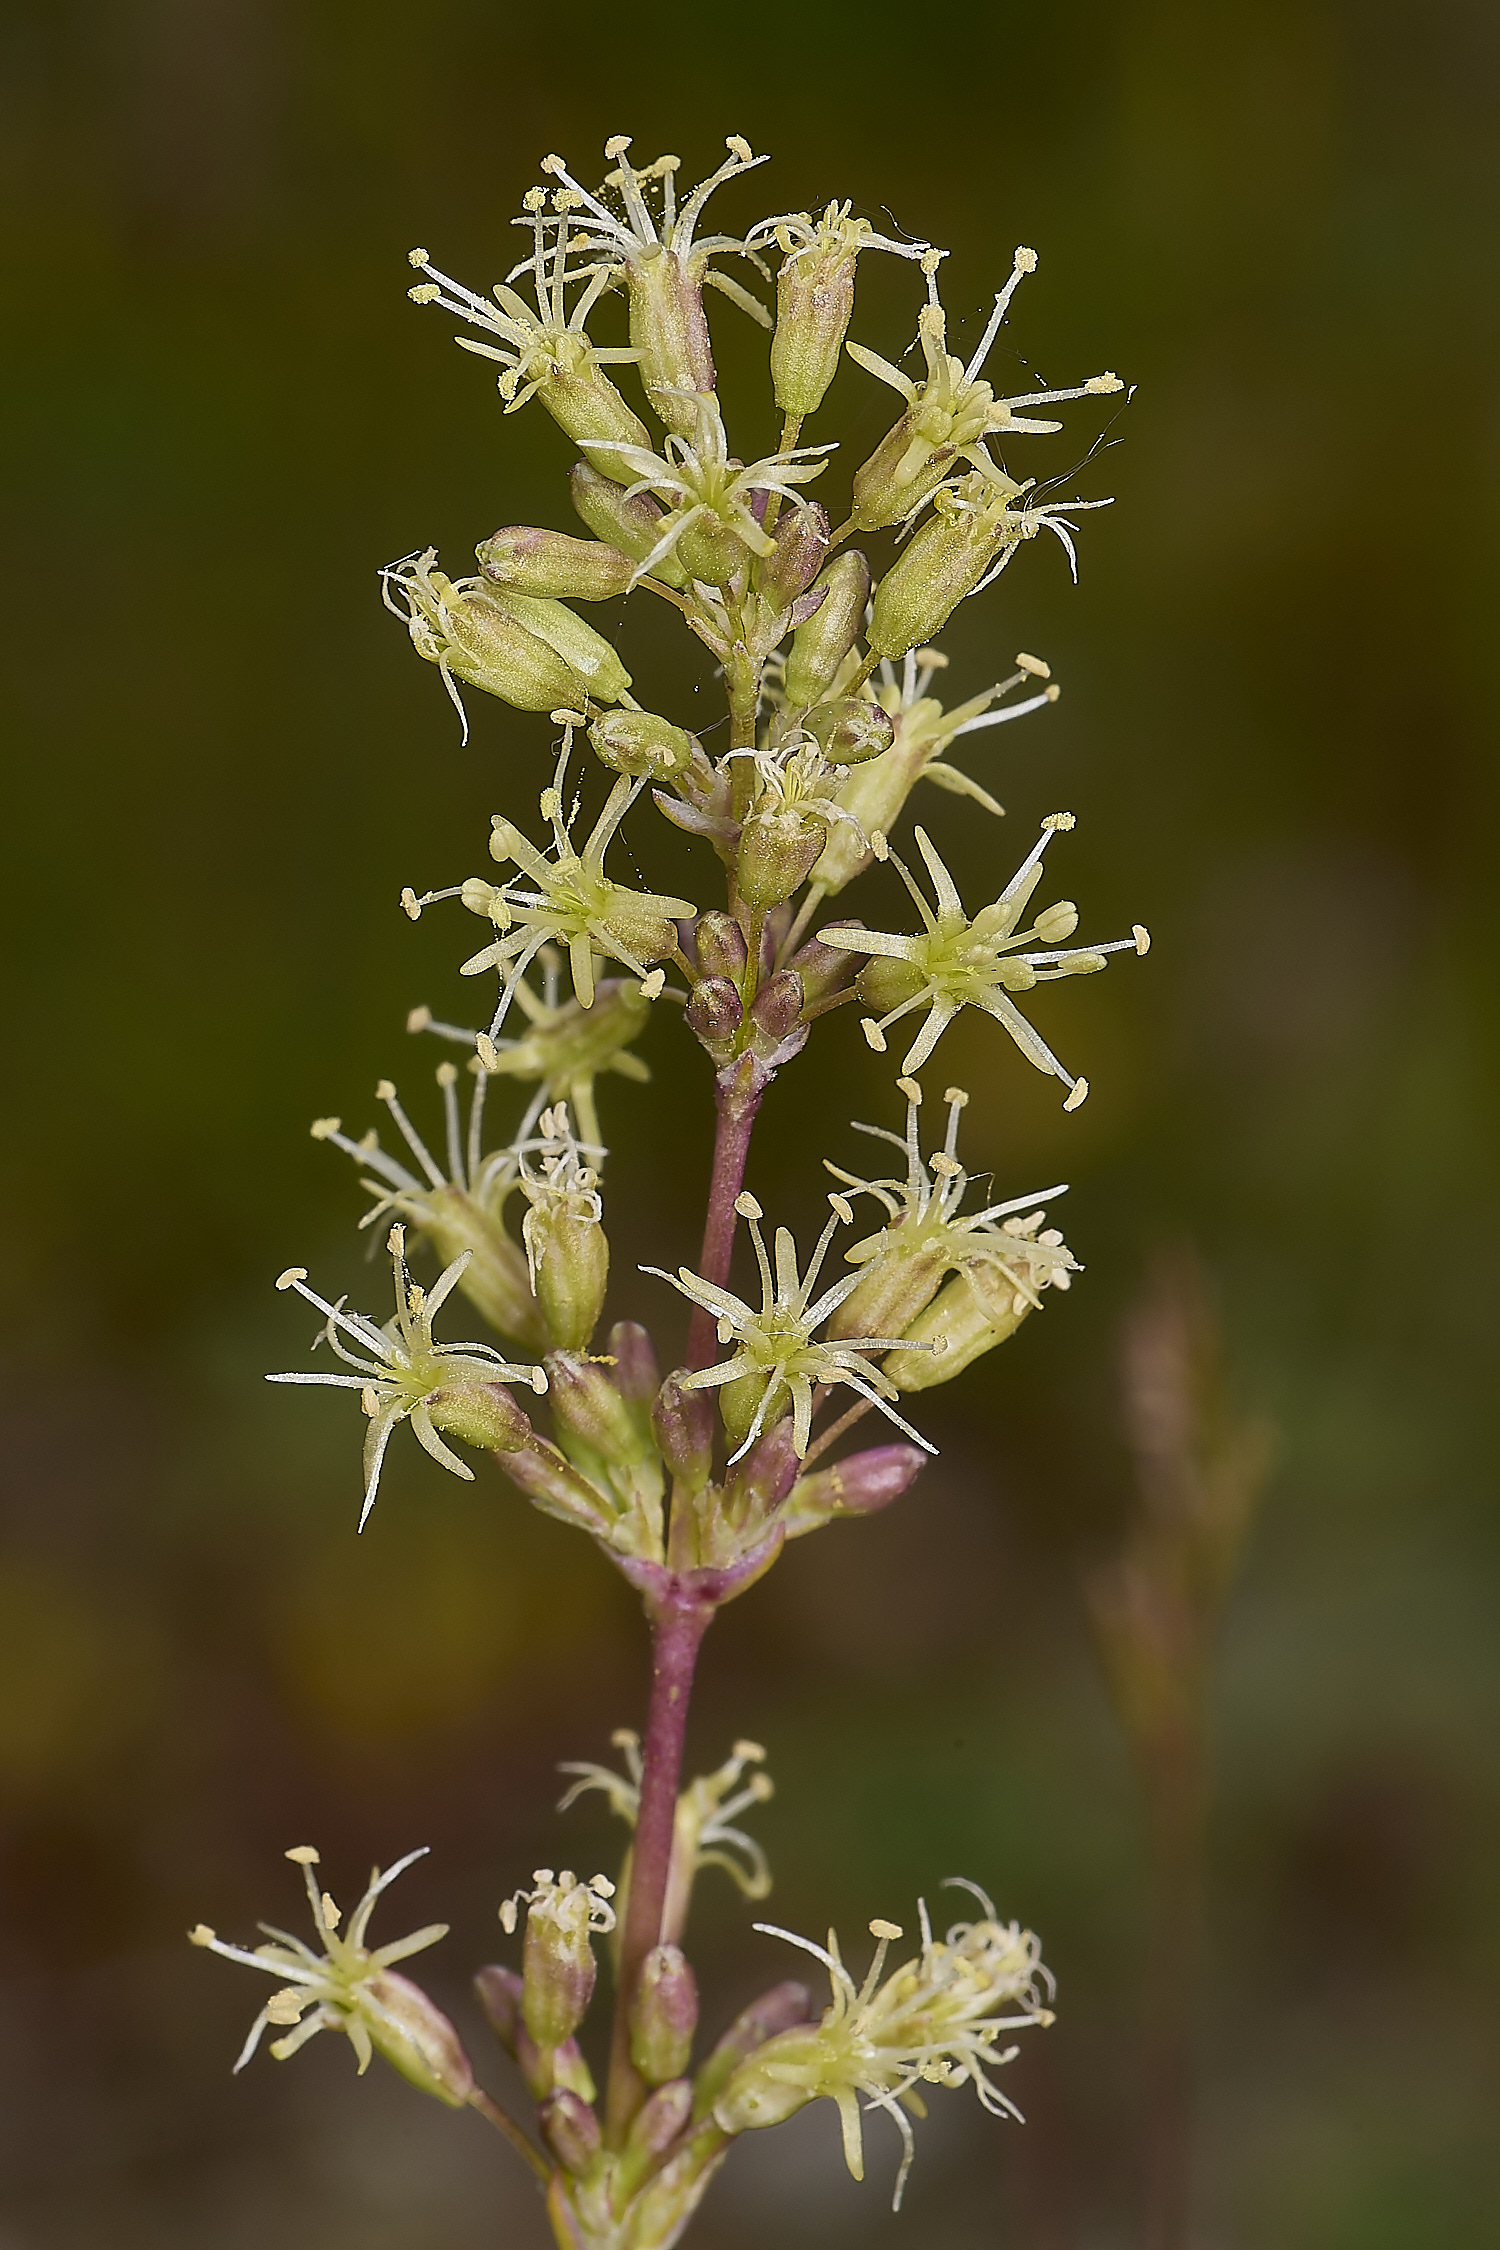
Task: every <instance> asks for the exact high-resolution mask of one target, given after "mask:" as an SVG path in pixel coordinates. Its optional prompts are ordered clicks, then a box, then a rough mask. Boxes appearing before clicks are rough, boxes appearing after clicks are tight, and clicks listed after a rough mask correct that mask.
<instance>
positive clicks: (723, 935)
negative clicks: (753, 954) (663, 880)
mask: <svg viewBox="0 0 1500 2250" xmlns="http://www.w3.org/2000/svg"><path fill="white" fill-rule="evenodd" d="M696 944H697V953H698V966H699V968H700V969H701V970H702V971H703V974H704V975H705V976H706V977H728V978H730V979H731V981H732V982H736V983H737V982H738V981H739V979H740V978H741V977H742V976H743V975H744V973H745V963H746V962H747V961H748V960H749V958H750V955H749V952H748V950H747V948H746V945H745V933H744V931H743V930H742V929H741V927H740V925H739V923H738V922H737V921H736V920H735V917H734V916H733V915H732V914H724V913H720V912H716V911H715V912H709V913H707V914H700V915H699V917H698V923H697V931H696Z"/></svg>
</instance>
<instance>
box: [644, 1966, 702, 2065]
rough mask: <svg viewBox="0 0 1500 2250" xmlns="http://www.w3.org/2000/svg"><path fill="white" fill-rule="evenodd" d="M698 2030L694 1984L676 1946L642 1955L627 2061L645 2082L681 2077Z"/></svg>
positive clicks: (696, 1986) (689, 1969) (688, 1968)
mask: <svg viewBox="0 0 1500 2250" xmlns="http://www.w3.org/2000/svg"><path fill="white" fill-rule="evenodd" d="M697 2028H698V1985H697V1981H696V1979H695V1978H694V1975H693V1972H692V1968H691V1966H690V1965H689V1963H688V1959H687V1956H686V1955H685V1954H684V1952H683V1950H682V1948H681V1946H679V1945H658V1946H653V1948H652V1950H651V1951H650V1952H649V1953H648V1954H647V1955H646V1958H645V1960H644V1961H643V1962H642V1963H641V1972H640V1975H639V1977H638V1979H637V1980H636V1987H635V1993H634V1996H633V1997H632V1999H631V2003H630V2059H631V2061H632V2062H633V2063H634V2064H635V2067H636V2069H637V2070H638V2071H639V2072H640V2074H641V2076H642V2077H643V2078H644V2079H645V2081H646V2083H647V2085H648V2086H661V2085H663V2084H664V2083H665V2082H666V2080H667V2079H669V2078H680V2077H681V2076H682V2073H683V2072H684V2071H685V2070H686V2069H687V2066H688V2057H689V2055H690V2054H691V2053H692V2049H693V2033H694V2032H695V2031H696V2030H697Z"/></svg>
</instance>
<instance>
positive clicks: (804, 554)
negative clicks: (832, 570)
mask: <svg viewBox="0 0 1500 2250" xmlns="http://www.w3.org/2000/svg"><path fill="white" fill-rule="evenodd" d="M772 537H773V538H774V539H775V541H776V552H775V554H774V555H765V556H763V557H762V558H761V561H760V562H759V564H758V565H757V567H756V573H755V585H756V591H757V593H758V594H759V595H760V597H761V599H762V601H764V602H765V603H766V604H767V605H768V607H769V608H771V609H773V610H775V611H778V612H779V611H782V610H788V609H790V608H791V606H792V604H793V602H794V601H796V599H797V597H798V596H799V595H800V594H805V593H806V591H807V589H808V587H809V586H810V585H811V584H812V582H813V580H814V579H815V578H816V577H817V575H818V572H819V571H820V570H821V569H822V567H823V562H824V558H825V557H826V555H827V553H828V537H829V530H828V517H827V515H826V513H825V512H824V510H823V509H822V508H820V507H819V505H818V503H817V501H816V500H809V501H807V502H806V503H805V504H804V505H803V506H802V507H800V508H789V509H788V510H787V511H786V513H785V514H784V515H783V516H782V517H781V518H780V520H779V522H778V523H777V525H776V529H775V531H774V532H773V533H772ZM820 606H821V604H820Z"/></svg>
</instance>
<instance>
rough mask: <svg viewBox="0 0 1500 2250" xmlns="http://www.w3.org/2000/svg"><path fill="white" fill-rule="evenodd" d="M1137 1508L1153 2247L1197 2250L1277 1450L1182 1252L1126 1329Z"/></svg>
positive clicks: (1134, 1681)
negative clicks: (1251, 1588) (1222, 1732)
mask: <svg viewBox="0 0 1500 2250" xmlns="http://www.w3.org/2000/svg"><path fill="white" fill-rule="evenodd" d="M1120 1382H1121V1402H1122V1409H1123V1417H1124V1424H1125V1430H1126V1435H1127V1438H1128V1441H1129V1444H1130V1448H1131V1452H1132V1454H1133V1456H1134V1460H1135V1472H1136V1488H1137V1501H1136V1508H1135V1512H1134V1515H1133V1518H1132V1520H1131V1523H1130V1525H1129V1528H1128V1530H1127V1532H1126V1536H1125V1540H1124V1543H1123V1545H1122V1546H1121V1548H1120V1551H1119V1553H1118V1554H1116V1555H1115V1556H1114V1557H1113V1558H1112V1559H1111V1560H1110V1561H1108V1562H1105V1563H1103V1564H1100V1565H1099V1566H1097V1567H1096V1568H1095V1569H1094V1570H1092V1571H1091V1572H1090V1574H1089V1576H1088V1579H1087V1581H1086V1585H1085V1593H1086V1598H1087V1603H1088V1610H1089V1617H1090V1621H1091V1623H1092V1626H1093V1632H1094V1639H1095V1642H1096V1645H1097V1647H1098V1651H1099V1656H1100V1659H1101V1662H1102V1665H1103V1670H1104V1676H1105V1680H1106V1683H1107V1685H1108V1689H1109V1694H1110V1700H1111V1702H1112V1703H1113V1705H1114V1709H1115V1713H1116V1716H1117V1717H1118V1719H1119V1721H1120V1725H1121V1727H1122V1728H1123V1729H1124V1733H1125V1737H1126V1740H1127V1742H1128V1743H1129V1745H1130V1750H1131V1754H1132V1756H1133V1758H1134V1761H1135V1766H1136V1770H1137V1773H1138V1774H1139V1777H1140V1784H1141V1793H1142V1798H1143V1802H1144V1808H1145V1815H1146V1844H1147V1853H1148V1880H1149V1894H1148V1913H1149V1940H1148V1961H1147V1976H1146V1994H1147V2005H1146V2027H1145V2028H1146V2068H1145V2134H1144V2149H1143V2167H1142V2208H1143V2241H1144V2243H1145V2245H1146V2250H1184V2245H1186V2243H1187V2242H1188V2240H1189V2227H1190V2223H1191V2203H1192V2159H1193V2051H1194V2043H1195V2036H1196V2024H1197V1996H1198V1978H1199V1971H1200V1962H1201V1952H1202V1944H1203V1901H1204V1862H1205V1846H1206V1835H1207V1815H1208V1806H1209V1797H1210V1787H1211V1767H1210V1755H1211V1753H1210V1740H1209V1709H1208V1705H1209V1684H1210V1677H1211V1671H1212V1665H1213V1658H1214V1650H1215V1645H1216V1640H1217V1635H1218V1630H1219V1623H1220V1618H1221V1616H1222V1612H1223V1607H1224V1601H1225V1597H1226V1594H1227V1593H1228V1590H1229V1586H1230V1583H1231V1581H1232V1579H1233V1576H1234V1572H1235V1567H1236V1565H1237V1563H1238V1560H1239V1556H1240V1552H1241V1549H1242V1547H1243V1544H1244V1540H1245V1535H1246V1532H1247V1531H1248V1529H1249V1526H1250V1521H1251V1517H1252V1516H1253V1514H1254V1511H1255V1506H1256V1502H1257V1500H1258V1498H1259V1496H1260V1492H1261V1489H1262V1486H1263V1484H1264V1480H1265V1476H1266V1471H1267V1469H1268V1467H1269V1465H1270V1461H1271V1456H1272V1450H1273V1445H1272V1431H1271V1428H1270V1425H1269V1424H1268V1423H1266V1422H1264V1421H1261V1420H1258V1419H1254V1418H1246V1419H1242V1418H1240V1417H1238V1416H1237V1415H1236V1413H1235V1411H1234V1409H1233V1406H1232V1403H1231V1399H1230V1391H1229V1384H1228V1380H1227V1370H1226V1363H1225V1352H1224V1342H1223V1336H1222V1333H1221V1331H1220V1327H1219V1323H1218V1318H1217V1314H1216V1311H1215V1307H1214V1303H1213V1296H1212V1291H1211V1288H1210V1284H1209V1280H1208V1276H1207V1275H1206V1273H1205V1272H1204V1269H1203V1266H1202V1264H1201V1262H1200V1261H1199V1259H1198V1258H1197V1256H1196V1254H1195V1253H1194V1252H1192V1251H1191V1250H1189V1249H1186V1248H1180V1249H1175V1250H1170V1251H1163V1252H1161V1253H1160V1254H1159V1255H1158V1256H1157V1258H1156V1259H1155V1261H1154V1263H1153V1266H1152V1268H1151V1271H1150V1273H1149V1275H1148V1278H1147V1280H1146V1283H1145V1286H1144V1287H1143V1289H1142V1291H1141V1293H1140V1295H1139V1297H1138V1298H1137V1299H1136V1301H1135V1303H1134V1305H1133V1306H1132V1307H1131V1309H1130V1311H1129V1312H1128V1313H1127V1315H1126V1317H1125V1320H1124V1323H1123V1326H1122V1331H1121V1337H1120Z"/></svg>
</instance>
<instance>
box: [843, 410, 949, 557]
mask: <svg viewBox="0 0 1500 2250" xmlns="http://www.w3.org/2000/svg"><path fill="white" fill-rule="evenodd" d="M928 419H929V417H928V415H927V412H926V410H925V409H924V408H922V407H919V406H914V407H909V408H908V409H907V411H906V412H905V413H904V414H903V415H902V417H901V419H900V421H899V422H897V423H895V424H894V425H893V427H892V428H891V429H890V430H888V431H887V432H886V435H885V436H884V437H883V438H882V439H881V441H880V443H879V445H877V446H876V448H875V451H874V452H873V453H872V454H871V455H870V458H869V460H868V461H866V462H864V463H862V464H861V466H860V467H859V468H858V469H856V470H855V472H854V507H853V510H852V511H851V512H852V514H853V517H854V521H855V523H856V524H857V525H858V526H859V528H860V530H861V531H884V530H887V529H888V528H889V527H890V525H892V524H895V523H901V522H904V520H905V519H906V518H907V517H908V516H910V515H914V514H915V513H916V511H917V509H918V508H920V507H921V505H922V503H923V501H924V500H930V499H931V497H932V495H933V493H934V492H936V490H937V488H938V486H939V485H940V484H941V483H942V481H943V479H944V477H946V476H948V475H950V474H951V472H952V469H953V465H954V462H955V461H956V460H957V459H958V451H959V449H958V446H957V445H956V444H954V443H952V442H946V443H945V442H944V441H942V440H941V439H937V438H933V437H929V436H928V435H927V434H926V431H925V429H924V427H923V425H924V423H925V422H926V421H927V420H928Z"/></svg>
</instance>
